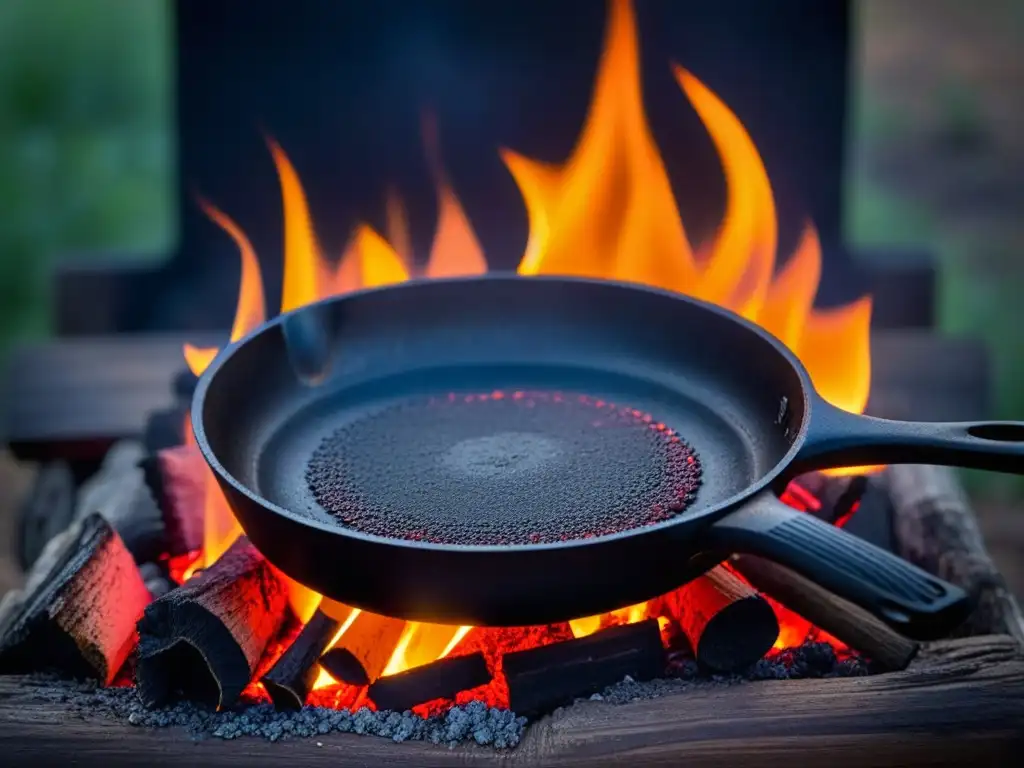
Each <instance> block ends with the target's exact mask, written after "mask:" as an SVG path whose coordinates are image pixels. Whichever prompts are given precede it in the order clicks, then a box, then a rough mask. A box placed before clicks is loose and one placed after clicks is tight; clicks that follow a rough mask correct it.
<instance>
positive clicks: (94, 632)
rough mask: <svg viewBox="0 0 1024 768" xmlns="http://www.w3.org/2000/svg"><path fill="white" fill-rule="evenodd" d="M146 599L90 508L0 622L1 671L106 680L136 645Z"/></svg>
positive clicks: (123, 552) (130, 564) (129, 561)
mask: <svg viewBox="0 0 1024 768" xmlns="http://www.w3.org/2000/svg"><path fill="white" fill-rule="evenodd" d="M149 600H150V595H149V591H148V590H147V589H146V586H145V584H144V583H143V581H142V577H141V576H140V575H139V571H138V569H137V568H136V566H135V561H134V560H133V558H132V556H131V553H130V552H128V550H127V548H125V546H124V543H123V542H122V541H121V538H120V537H119V536H118V535H117V532H116V531H115V530H114V529H113V528H111V526H110V524H109V523H108V522H107V521H106V520H104V518H103V517H102V516H101V515H99V514H92V515H89V516H87V517H86V518H85V519H83V520H81V521H79V522H77V523H75V524H74V525H73V526H71V527H70V528H68V529H67V530H66V531H65V532H64V533H63V534H61V535H60V537H59V538H56V539H55V540H54V541H52V542H51V544H50V545H49V546H48V547H47V548H46V549H45V550H44V552H43V553H42V555H41V556H40V558H39V559H38V560H37V561H36V566H35V567H34V568H33V571H32V573H31V574H30V576H29V578H28V580H27V582H26V585H25V588H24V589H23V590H22V598H21V601H20V604H17V605H11V607H10V610H9V611H8V613H7V617H6V620H5V622H4V626H3V628H2V629H0V671H2V672H4V673H15V672H36V671H41V670H47V669H53V670H56V671H58V672H60V673H63V674H66V675H70V676H73V677H87V678H92V679H95V680H99V681H100V682H101V683H103V684H105V685H106V684H109V683H110V682H111V681H112V680H113V679H114V676H115V675H116V674H117V672H118V671H119V670H120V669H121V666H122V665H123V664H124V662H125V659H127V658H128V655H129V654H130V653H131V651H132V649H133V648H134V647H135V642H136V634H135V622H136V620H137V619H138V618H139V616H140V615H141V614H142V611H143V609H144V608H145V607H146V605H147V603H149Z"/></svg>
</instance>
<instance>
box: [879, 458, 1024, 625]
mask: <svg viewBox="0 0 1024 768" xmlns="http://www.w3.org/2000/svg"><path fill="white" fill-rule="evenodd" d="M885 480H886V483H887V486H888V491H889V497H890V499H891V501H892V504H893V532H894V535H895V539H896V547H897V550H898V553H899V554H900V555H901V556H902V557H903V558H905V559H907V560H909V561H910V562H912V563H914V564H915V565H917V566H919V567H921V568H923V569H924V570H926V571H928V572H929V573H932V574H934V575H936V576H938V577H939V578H942V579H945V580H947V581H949V582H952V583H953V584H956V585H957V586H958V587H960V588H962V589H964V590H965V591H966V592H967V593H968V594H969V595H970V596H971V599H972V600H973V601H974V605H975V608H974V610H973V611H972V613H971V615H970V616H969V617H968V619H967V621H965V622H964V624H963V625H962V626H961V627H960V628H959V629H958V630H956V631H955V632H954V633H953V636H955V637H964V636H973V635H983V634H1009V635H1012V636H1013V637H1015V638H1016V639H1017V641H1018V642H1020V643H1021V644H1024V618H1022V616H1021V610H1020V606H1019V605H1018V604H1017V601H1016V600H1015V599H1014V597H1013V595H1012V593H1011V592H1010V590H1009V589H1008V588H1007V586H1006V581H1005V580H1004V579H1003V576H1002V574H1000V573H999V571H998V570H997V569H996V566H995V564H994V563H993V562H992V558H991V557H990V556H989V554H988V550H986V549H985V543H984V540H983V539H982V536H981V531H980V530H979V528H978V523H977V520H976V519H975V518H974V513H973V512H972V511H971V506H970V502H968V500H967V496H966V494H965V493H964V491H963V488H962V487H961V485H960V482H959V480H958V479H957V477H956V474H955V472H954V471H953V470H952V469H949V468H947V467H933V466H924V465H901V466H893V467H890V468H889V469H887V470H886V472H885Z"/></svg>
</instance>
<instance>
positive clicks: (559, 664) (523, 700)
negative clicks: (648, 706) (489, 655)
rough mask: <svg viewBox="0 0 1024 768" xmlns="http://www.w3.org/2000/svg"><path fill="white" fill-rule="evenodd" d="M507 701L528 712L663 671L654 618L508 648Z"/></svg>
mask: <svg viewBox="0 0 1024 768" xmlns="http://www.w3.org/2000/svg"><path fill="white" fill-rule="evenodd" d="M502 668H503V670H504V673H505V681H506V682H507V683H508V695H509V706H510V707H511V708H512V709H513V710H514V711H515V712H516V714H518V715H523V716H527V717H531V716H534V715H540V714H544V713H545V712H550V711H551V710H553V709H555V708H556V707H560V706H562V705H564V704H569V703H571V702H572V701H573V700H574V699H577V698H579V697H581V696H588V695H590V694H592V693H595V692H597V691H600V690H602V689H603V688H605V687H607V686H609V685H613V684H614V683H617V682H619V681H620V680H622V679H623V678H625V677H626V676H627V675H628V676H629V677H632V678H633V679H634V680H652V679H654V678H655V677H658V676H659V675H661V674H662V673H663V672H664V671H665V649H664V648H663V647H662V645H661V631H660V630H659V628H658V622H657V621H655V620H654V619H647V620H645V621H641V622H638V623H636V624H626V625H623V626H617V627H609V628H607V629H603V630H600V631H599V632H595V633H594V634H592V635H587V636H586V637H581V638H577V639H575V640H567V641H565V642H562V643H552V644H551V645H542V646H540V647H538V648H530V649H529V650H525V651H516V652H515V653H508V654H505V656H504V657H503V659H502Z"/></svg>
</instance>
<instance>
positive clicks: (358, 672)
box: [320, 611, 405, 685]
mask: <svg viewBox="0 0 1024 768" xmlns="http://www.w3.org/2000/svg"><path fill="white" fill-rule="evenodd" d="M403 629H405V621H404V620H402V619H391V618H388V617H386V616H379V615H377V614H374V613H367V612H366V611H363V612H361V613H360V614H359V615H358V616H357V617H356V619H355V621H353V622H352V624H351V625H350V626H349V628H348V629H347V630H345V634H343V635H342V636H341V637H340V638H339V639H338V642H337V643H336V644H335V646H334V647H333V648H331V650H329V651H328V652H327V653H325V654H324V655H323V656H321V657H320V666H321V667H323V668H324V669H325V670H326V671H327V674H329V675H330V676H331V677H333V678H334V679H335V680H337V681H338V682H339V683H348V684H349V685H370V684H371V683H373V682H375V681H376V680H377V678H379V677H380V676H381V674H383V672H384V668H385V667H386V666H387V663H388V661H389V660H390V659H391V654H392V653H394V650H395V646H396V645H398V640H399V638H401V636H402V630H403Z"/></svg>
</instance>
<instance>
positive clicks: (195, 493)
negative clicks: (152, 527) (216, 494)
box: [142, 445, 207, 557]
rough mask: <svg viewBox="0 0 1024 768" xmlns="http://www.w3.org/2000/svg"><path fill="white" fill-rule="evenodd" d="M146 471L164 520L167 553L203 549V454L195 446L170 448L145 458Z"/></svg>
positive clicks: (173, 554) (177, 553)
mask: <svg viewBox="0 0 1024 768" xmlns="http://www.w3.org/2000/svg"><path fill="white" fill-rule="evenodd" d="M142 469H143V472H144V474H145V478H146V484H147V486H148V487H149V490H150V493H152V495H153V498H154V499H156V503H157V506H158V507H159V509H160V512H161V515H162V518H163V526H164V546H165V550H166V553H167V554H168V555H170V556H171V557H176V556H178V555H186V554H188V553H189V552H195V551H196V550H198V549H200V548H201V547H202V546H203V515H204V503H205V498H206V480H207V470H206V462H205V461H204V460H203V455H202V453H200V451H199V449H198V448H197V447H195V446H191V445H179V446H175V447H173V448H166V449H164V450H161V451H158V452H157V453H155V454H153V455H151V456H149V457H147V458H146V459H144V460H143V461H142Z"/></svg>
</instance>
